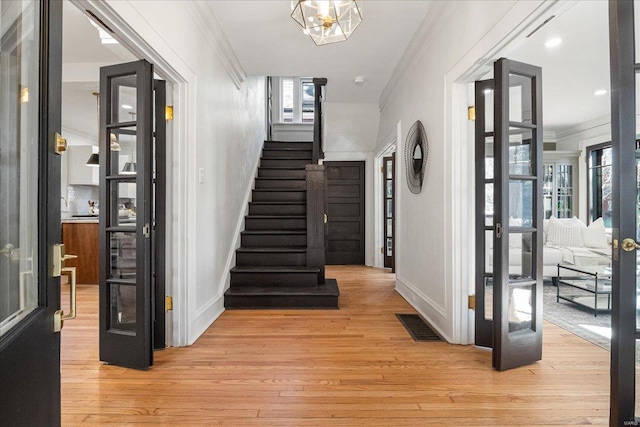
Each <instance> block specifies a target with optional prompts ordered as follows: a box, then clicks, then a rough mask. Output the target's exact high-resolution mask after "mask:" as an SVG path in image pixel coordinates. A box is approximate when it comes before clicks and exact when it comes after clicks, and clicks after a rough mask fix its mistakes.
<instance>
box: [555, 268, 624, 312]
mask: <svg viewBox="0 0 640 427" xmlns="http://www.w3.org/2000/svg"><path fill="white" fill-rule="evenodd" d="M554 284H555V285H556V292H557V293H556V301H557V302H558V303H559V302H560V300H564V301H569V302H572V303H574V304H577V305H581V306H583V307H588V308H590V309H592V310H593V315H594V316H597V315H598V310H611V269H610V267H606V266H582V267H575V266H572V265H566V264H558V275H557V277H555V278H554ZM563 290H564V291H566V292H567V293H562V291H563ZM603 304H604V305H605V306H604V307H603Z"/></svg>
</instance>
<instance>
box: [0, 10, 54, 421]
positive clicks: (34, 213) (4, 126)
mask: <svg viewBox="0 0 640 427" xmlns="http://www.w3.org/2000/svg"><path fill="white" fill-rule="evenodd" d="M61 40H62V2H56V1H35V0H25V1H0V390H2V392H0V393H1V396H2V397H1V398H0V420H1V421H0V424H3V425H4V424H6V425H15V426H40V425H60V334H59V329H58V330H56V329H57V328H54V318H55V316H56V313H59V312H58V310H59V308H60V278H59V277H54V276H53V268H50V267H51V266H52V264H53V259H52V254H53V252H54V250H53V245H55V244H59V243H60V237H61V227H60V156H59V155H58V154H56V152H54V145H55V144H54V141H53V136H54V135H55V134H56V133H58V132H60V98H61V70H62V63H61V59H62V46H61ZM60 142H61V150H59V151H60V152H62V149H64V148H65V147H64V144H62V140H61V141H60Z"/></svg>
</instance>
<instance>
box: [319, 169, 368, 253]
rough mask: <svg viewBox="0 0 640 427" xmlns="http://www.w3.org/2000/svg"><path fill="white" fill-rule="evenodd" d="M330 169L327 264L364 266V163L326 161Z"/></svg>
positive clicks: (328, 177) (328, 183)
mask: <svg viewBox="0 0 640 427" xmlns="http://www.w3.org/2000/svg"><path fill="white" fill-rule="evenodd" d="M324 165H325V166H326V168H327V185H328V190H327V199H328V224H327V225H328V232H327V251H326V254H327V256H326V260H327V264H333V265H337V264H345V265H346V264H348V265H364V248H365V246H364V244H365V242H364V230H365V229H364V218H365V217H364V214H365V200H364V186H365V181H364V167H365V162H324Z"/></svg>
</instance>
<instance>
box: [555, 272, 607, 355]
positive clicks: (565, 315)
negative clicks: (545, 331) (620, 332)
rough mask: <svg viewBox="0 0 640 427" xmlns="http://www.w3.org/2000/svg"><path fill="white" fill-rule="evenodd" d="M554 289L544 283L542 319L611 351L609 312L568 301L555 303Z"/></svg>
mask: <svg viewBox="0 0 640 427" xmlns="http://www.w3.org/2000/svg"><path fill="white" fill-rule="evenodd" d="M556 289H557V288H556V287H555V286H553V285H552V284H551V282H547V281H545V282H544V297H543V298H544V305H543V317H544V320H548V321H549V322H551V323H553V324H554V325H557V326H559V327H561V328H562V329H565V330H567V331H569V332H571V333H573V334H575V335H577V336H579V337H581V338H584V339H585V340H587V341H590V342H592V343H594V344H596V345H599V346H600V347H602V348H604V349H607V350H610V349H611V312H610V311H601V310H599V311H598V315H597V316H594V315H593V310H591V309H589V308H586V307H582V306H580V305H578V304H574V303H572V302H570V301H564V300H560V302H557V301H556Z"/></svg>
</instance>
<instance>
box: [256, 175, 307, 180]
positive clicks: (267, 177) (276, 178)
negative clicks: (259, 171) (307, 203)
mask: <svg viewBox="0 0 640 427" xmlns="http://www.w3.org/2000/svg"><path fill="white" fill-rule="evenodd" d="M256 179H261V180H265V181H305V178H296V177H295V176H259V177H257V178H256Z"/></svg>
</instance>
